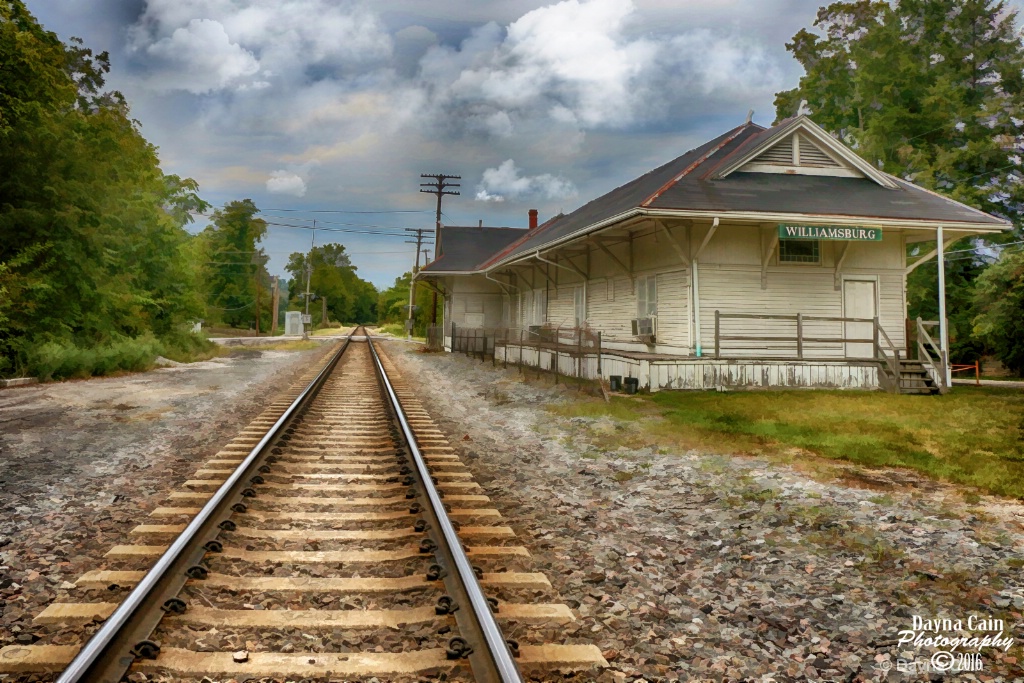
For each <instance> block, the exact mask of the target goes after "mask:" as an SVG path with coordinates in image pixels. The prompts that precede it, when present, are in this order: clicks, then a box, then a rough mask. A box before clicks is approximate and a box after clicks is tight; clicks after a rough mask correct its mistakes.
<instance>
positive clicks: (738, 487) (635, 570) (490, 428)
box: [388, 344, 1024, 683]
mask: <svg viewBox="0 0 1024 683" xmlns="http://www.w3.org/2000/svg"><path fill="white" fill-rule="evenodd" d="M388 349H389V352H390V355H391V357H392V358H393V359H394V361H395V362H396V364H397V365H398V367H399V369H400V370H401V372H403V373H404V375H405V376H406V377H407V378H408V380H409V381H410V382H414V383H418V384H419V386H420V388H421V389H422V390H423V391H424V392H425V400H424V402H425V405H426V406H427V407H428V409H429V410H431V412H432V413H433V414H434V416H435V418H437V419H438V420H439V422H440V423H441V425H442V428H443V429H445V430H447V431H448V432H449V435H450V437H452V441H453V442H455V443H457V444H460V445H461V446H462V448H463V450H464V456H465V457H464V460H465V461H466V462H467V464H468V465H469V466H470V468H471V469H472V470H473V472H474V475H475V476H476V478H477V481H478V482H480V484H481V485H482V486H483V487H484V488H485V489H486V492H487V493H488V495H490V496H491V497H492V498H493V500H494V502H495V505H496V506H497V507H498V508H499V509H501V510H502V512H503V514H505V515H506V516H507V517H508V518H510V520H511V523H512V525H513V527H515V530H516V533H517V535H518V536H519V537H520V538H521V539H522V540H523V542H524V543H525V544H526V545H527V546H528V547H529V548H530V550H531V552H532V553H533V554H534V560H535V563H536V571H543V572H545V573H546V574H547V576H548V577H549V578H550V580H551V581H552V583H553V584H554V586H555V588H556V589H557V590H558V591H559V592H560V593H561V596H562V598H563V600H564V601H565V602H566V603H568V604H569V605H570V606H571V607H573V608H574V609H575V610H576V611H577V614H578V616H579V617H580V619H579V621H578V622H577V623H576V624H575V625H574V626H572V627H571V629H570V630H571V633H572V635H573V637H575V638H577V639H578V640H579V641H580V642H594V643H596V644H597V645H598V646H599V647H601V649H602V650H603V651H604V653H605V657H606V658H607V659H608V660H609V661H610V662H611V664H612V667H613V668H612V670H609V671H606V672H604V673H603V674H602V676H601V679H600V680H602V681H629V680H632V681H640V680H644V681H663V680H693V679H697V680H717V681H737V680H747V681H783V680H785V681H790V680H810V681H823V680H825V681H832V680H845V681H857V680H863V681H867V680H883V679H884V680H892V681H906V680H942V675H943V674H942V673H936V671H938V669H932V670H931V672H929V669H928V666H929V665H930V663H931V661H932V660H931V658H932V655H933V654H934V653H935V652H938V651H939V650H949V649H950V648H949V647H942V648H939V647H930V646H920V647H915V646H914V645H913V644H912V643H900V639H901V637H902V636H903V635H904V633H903V632H906V631H910V630H912V629H913V627H914V619H915V617H920V618H922V619H925V620H932V619H940V618H948V619H953V620H957V619H959V620H962V622H963V624H962V626H963V627H964V628H963V629H961V631H959V632H958V631H957V630H956V629H955V628H954V626H955V625H948V624H945V625H940V626H939V627H938V628H936V629H935V630H934V632H922V630H919V632H918V633H917V634H913V635H918V634H920V635H922V636H923V637H930V638H934V637H937V636H945V637H956V636H957V634H958V633H960V634H961V635H969V636H977V637H982V636H985V635H989V636H995V635H998V634H1001V635H1002V637H1005V638H1009V639H1012V641H1013V644H1012V645H1011V646H1010V648H1009V650H1008V651H1004V650H1003V649H1002V648H998V647H985V648H983V649H982V651H981V665H982V667H983V668H982V670H981V671H974V672H966V671H960V672H957V673H951V672H949V671H946V672H945V675H946V676H947V677H948V678H947V680H981V681H988V680H1000V681H1002V680H1005V681H1016V682H1018V683H1020V682H1024V667H1022V665H1021V661H1022V654H1024V653H1022V648H1021V644H1022V643H1024V618H1022V616H1021V612H1022V611H1024V587H1022V586H1024V579H1022V566H1024V552H1022V551H1024V524H1022V522H1024V506H1022V505H1020V504H1016V503H1013V502H1007V501H1000V500H996V499H989V498H983V499H982V500H981V501H980V502H978V503H975V504H974V505H969V504H967V503H965V502H964V496H963V495H962V494H961V493H960V492H958V491H956V490H955V489H953V488H951V487H946V486H941V485H937V484H935V483H934V482H930V481H927V480H922V479H919V478H917V477H915V476H913V475H910V474H908V473H906V472H900V471H892V470H886V471H872V472H871V473H869V478H870V479H871V480H873V481H875V482H876V483H877V485H878V486H882V487H885V488H886V489H887V490H884V491H879V490H866V489H862V488H851V487H849V486H846V485H843V484H840V483H820V482H818V481H814V480H812V479H809V478H807V476H805V475H803V474H801V473H799V472H797V471H795V470H793V469H790V468H788V467H786V466H782V465H778V464H771V463H768V462H767V461H765V460H762V459H756V458H749V457H732V456H724V455H717V454H710V453H698V452H692V451H691V452H687V453H679V452H666V451H664V450H662V451H660V452H659V450H657V449H654V448H651V447H644V446H641V447H639V448H625V447H617V446H614V444H615V443H622V442H623V441H630V440H632V442H634V443H644V440H643V433H642V432H640V431H639V427H638V425H636V424H630V423H618V422H616V421H613V420H610V419H608V418H602V419H584V418H574V419H572V420H564V419H560V418H557V417H555V416H554V415H553V414H552V413H551V412H550V411H548V410H547V409H546V407H545V406H546V405H547V404H549V403H552V402H558V401H567V400H576V393H575V391H574V390H567V389H565V388H555V387H552V385H551V379H550V377H545V378H544V379H543V380H540V381H533V380H531V381H530V382H524V381H523V380H522V378H521V377H520V376H519V374H518V373H517V372H516V371H515V370H506V371H503V370H501V369H500V367H499V368H497V369H494V368H492V367H491V364H490V363H486V364H482V363H480V362H479V361H476V360H470V359H467V358H466V357H464V356H454V355H450V354H424V353H419V352H418V349H415V348H410V347H407V346H404V345H399V344H390V345H389V346H388ZM624 437H628V438H624ZM608 443H612V444H613V446H606V445H605V444H608ZM972 616H973V617H974V621H973V622H971V624H972V625H973V630H970V631H968V629H967V625H968V619H969V618H970V617H972ZM978 619H986V620H993V619H1002V620H1003V623H1002V624H999V623H997V622H994V621H987V622H984V623H979V622H978V621H977V620H978ZM922 626H924V627H927V624H922ZM999 626H1002V627H1003V628H1001V629H999V628H998V627H999ZM956 652H974V649H972V648H970V647H961V648H960V649H959V650H956V651H954V657H955V656H956ZM939 657H940V658H939V659H938V660H936V661H937V666H938V667H942V666H945V665H946V660H945V659H942V657H943V656H942V655H940V656H939ZM930 676H931V677H935V676H937V677H938V678H930Z"/></svg>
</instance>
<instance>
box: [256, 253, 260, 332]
mask: <svg viewBox="0 0 1024 683" xmlns="http://www.w3.org/2000/svg"><path fill="white" fill-rule="evenodd" d="M256 336H257V337H258V336H260V269H259V266H257V267H256Z"/></svg>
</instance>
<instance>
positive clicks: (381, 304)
mask: <svg viewBox="0 0 1024 683" xmlns="http://www.w3.org/2000/svg"><path fill="white" fill-rule="evenodd" d="M411 281H412V273H405V274H404V275H402V276H401V277H396V278H395V284H393V285H391V286H390V287H388V288H387V289H385V290H384V291H383V292H381V293H380V298H379V299H378V303H377V320H378V321H379V322H381V323H396V324H399V325H402V334H404V331H405V321H406V320H407V319H408V317H409V312H408V310H409V309H408V308H406V307H407V306H408V305H409V283H410V282H411ZM433 300H434V298H433V293H432V292H431V291H430V290H429V289H427V287H426V285H424V284H422V283H419V284H417V285H416V307H417V308H416V310H415V312H414V314H413V335H414V336H417V337H425V336H426V334H427V326H428V325H430V308H431V306H432V305H433ZM440 307H441V303H440V297H438V309H439V310H438V314H437V320H441V312H440Z"/></svg>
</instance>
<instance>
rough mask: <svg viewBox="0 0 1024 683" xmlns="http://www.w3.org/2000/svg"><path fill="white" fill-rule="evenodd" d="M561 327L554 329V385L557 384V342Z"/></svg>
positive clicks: (559, 337)
mask: <svg viewBox="0 0 1024 683" xmlns="http://www.w3.org/2000/svg"><path fill="white" fill-rule="evenodd" d="M561 334H562V326H561V325H559V326H558V327H556V328H555V348H554V354H555V355H554V359H555V360H554V363H552V365H554V369H555V384H558V341H559V339H561Z"/></svg>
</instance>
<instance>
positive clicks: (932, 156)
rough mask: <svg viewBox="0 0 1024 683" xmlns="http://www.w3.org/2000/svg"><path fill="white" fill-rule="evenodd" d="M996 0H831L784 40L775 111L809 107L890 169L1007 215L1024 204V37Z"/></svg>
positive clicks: (1015, 214)
mask: <svg viewBox="0 0 1024 683" xmlns="http://www.w3.org/2000/svg"><path fill="white" fill-rule="evenodd" d="M1015 21H1016V12H1013V11H1007V9H1006V6H1005V3H1004V2H994V1H993V0H900V1H899V2H896V3H894V4H890V3H887V2H878V1H871V0H859V1H856V2H836V3H832V4H830V5H828V6H827V7H823V8H821V9H820V10H819V11H818V16H817V20H816V21H815V23H814V25H815V27H817V28H818V29H819V30H820V31H821V33H822V35H821V36H818V35H815V34H814V33H812V32H810V31H808V30H806V29H803V30H801V31H800V32H798V33H797V34H796V35H795V36H794V37H793V41H792V42H791V43H787V45H786V48H787V49H788V50H789V51H790V52H791V53H792V54H793V56H794V57H795V58H796V59H797V60H798V61H799V62H800V63H801V65H803V67H804V70H805V71H806V73H805V75H804V76H803V77H802V78H801V79H800V84H799V86H798V87H797V88H795V89H793V90H788V91H784V92H780V93H778V94H777V95H776V99H775V104H776V116H777V118H779V119H781V118H785V117H787V116H792V115H794V114H796V113H797V112H798V111H799V110H800V107H801V105H803V106H804V108H805V110H809V111H810V113H811V117H812V118H813V119H814V120H815V122H817V123H818V124H820V125H821V126H823V127H824V128H826V129H827V130H831V131H834V132H835V133H836V134H837V135H838V136H839V138H840V139H841V140H843V141H844V142H846V143H848V144H850V145H852V146H853V147H854V148H855V149H856V150H857V151H858V153H860V154H861V156H863V157H865V158H866V159H867V160H869V161H871V162H872V163H876V164H878V165H879V166H881V168H882V169H884V170H885V171H887V172H889V173H892V174H893V175H896V176H899V177H901V178H905V179H907V180H912V181H913V182H915V183H916V184H918V185H922V186H924V187H927V188H930V189H934V190H938V191H940V192H943V193H944V194H947V195H949V196H950V197H952V198H953V199H956V200H958V201H962V202H964V203H966V204H970V205H971V206H976V207H978V208H980V209H982V210H983V211H987V212H989V213H992V214H995V215H998V216H1003V217H1005V218H1008V219H1009V220H1011V221H1012V222H1013V223H1014V224H1015V225H1016V226H1018V230H1019V229H1020V226H1021V225H1022V217H1024V215H1022V209H1024V185H1022V183H1021V179H1022V178H1024V167H1022V159H1021V154H1022V152H1024V76H1022V73H1024V47H1022V44H1021V39H1020V37H1019V36H1018V34H1017V32H1016V30H1015V28H1014V25H1015Z"/></svg>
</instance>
